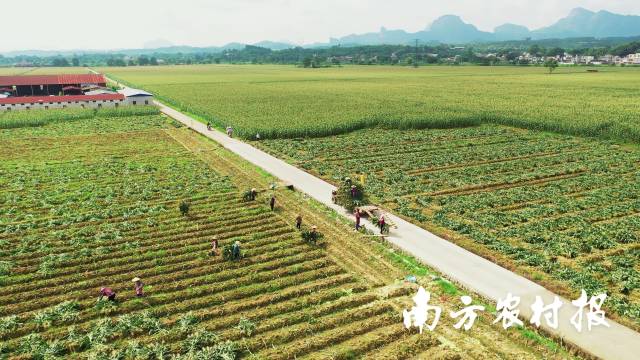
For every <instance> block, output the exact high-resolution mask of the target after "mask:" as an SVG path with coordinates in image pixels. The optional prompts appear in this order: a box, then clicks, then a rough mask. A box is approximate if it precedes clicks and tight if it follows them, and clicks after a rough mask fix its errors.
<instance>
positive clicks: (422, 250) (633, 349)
mask: <svg viewBox="0 0 640 360" xmlns="http://www.w3.org/2000/svg"><path fill="white" fill-rule="evenodd" d="M158 106H160V109H161V111H162V112H163V113H165V114H167V115H168V116H170V117H172V118H174V119H176V120H178V121H180V122H181V123H183V124H185V125H186V126H188V127H190V128H192V129H193V130H195V131H197V132H199V133H201V134H203V135H205V136H207V137H209V138H211V139H213V140H215V141H216V142H218V143H219V144H221V145H222V146H224V147H225V148H227V149H228V150H230V151H232V152H234V153H236V154H237V155H239V156H241V157H242V158H244V159H246V160H247V161H249V162H251V163H253V164H254V165H256V166H258V167H260V168H262V169H264V170H265V171H267V172H269V173H270V174H272V175H274V176H275V177H277V178H279V179H281V180H283V181H285V182H288V183H291V184H294V185H295V187H296V189H297V190H299V191H302V192H304V193H306V194H308V195H309V196H311V197H313V198H314V199H316V200H318V201H320V202H321V203H323V204H325V205H326V206H328V207H330V208H332V209H334V210H336V211H337V212H338V213H340V214H342V215H343V216H345V217H348V218H349V219H351V220H352V221H355V219H354V218H353V216H352V215H351V214H347V213H346V212H345V211H344V209H342V208H341V207H339V206H337V205H335V204H333V202H332V201H331V191H332V190H334V189H335V187H334V186H333V185H331V184H329V183H327V182H325V181H324V180H321V179H319V178H317V177H315V176H313V175H311V174H308V173H306V172H304V171H302V170H300V169H298V168H296V167H294V166H292V165H289V164H287V163H286V162H284V161H282V160H280V159H278V158H276V157H274V156H271V155H269V154H267V153H265V152H263V151H261V150H259V149H256V148H254V147H253V146H251V145H249V144H247V143H244V142H242V141H239V140H236V139H232V138H229V137H228V136H226V134H223V133H221V132H219V131H217V130H213V131H208V130H207V127H206V126H205V125H204V124H202V123H201V122H199V121H197V120H195V119H192V118H191V117H189V116H187V115H184V114H182V113H180V112H178V111H176V110H174V109H171V108H169V107H167V106H164V105H163V104H160V103H158ZM387 217H388V218H389V219H391V220H392V221H393V222H394V223H396V224H397V225H398V228H397V229H394V230H393V231H392V232H391V234H390V236H389V237H388V240H389V241H390V242H391V243H393V244H394V245H396V246H397V247H399V248H401V249H403V250H404V251H406V252H408V253H410V254H412V255H413V256H415V257H416V258H418V259H420V260H421V261H423V262H424V263H425V264H427V265H429V266H431V267H432V268H434V269H436V270H438V271H439V272H441V273H443V274H446V276H447V277H448V278H450V279H451V280H453V281H455V282H457V283H460V284H462V285H463V286H464V287H466V288H468V289H470V290H472V291H474V292H477V293H479V294H480V295H482V296H484V297H485V298H487V299H490V300H492V301H496V302H497V301H498V300H499V299H503V298H505V297H506V295H507V294H508V293H512V294H514V295H516V296H519V297H520V298H521V301H522V302H521V303H520V306H519V309H520V310H521V313H520V314H521V316H522V318H524V319H527V320H528V319H530V317H531V315H532V311H531V308H530V306H531V304H532V303H533V302H534V301H535V299H536V296H540V297H541V298H542V299H543V300H544V303H545V304H550V303H552V302H553V299H554V296H555V294H553V293H551V292H550V291H547V290H546V289H544V288H543V287H541V286H540V285H538V284H536V283H533V282H531V281H530V280H528V279H526V278H524V277H522V276H519V275H517V274H514V273H513V272H511V271H509V270H506V269H504V268H502V267H500V266H498V265H496V264H494V263H492V262H490V261H488V260H486V259H484V258H482V257H480V256H477V255H475V254H473V253H471V252H469V251H467V250H465V249H463V248H461V247H459V246H457V245H454V244H453V243H450V242H449V241H447V240H444V239H442V238H440V237H437V236H435V235H434V234H431V233H430V232H428V231H426V230H424V229H422V228H420V227H418V226H415V225H413V224H411V223H409V222H407V221H405V220H403V219H401V218H399V217H397V216H394V215H392V214H387ZM560 299H561V300H562V302H563V303H564V305H563V306H562V308H561V309H560V311H559V314H558V315H559V324H558V329H557V330H556V329H553V328H549V327H548V326H546V323H545V321H544V318H543V319H542V323H543V327H544V328H545V330H547V331H549V332H551V333H553V334H555V335H556V336H558V337H560V338H563V340H564V341H565V342H568V343H572V344H574V345H575V346H577V347H579V348H581V349H583V350H584V351H585V352H586V353H589V354H591V355H593V356H596V357H599V358H603V359H620V360H627V359H638V358H640V334H638V333H637V332H635V331H633V330H631V329H629V328H627V327H624V326H622V325H620V324H617V323H615V322H613V321H610V320H607V321H608V323H609V325H610V327H608V328H607V327H604V326H598V327H594V328H593V329H592V330H591V331H588V330H587V329H586V322H585V324H584V325H585V328H584V329H583V331H582V333H578V332H577V330H576V329H575V328H574V327H573V326H572V325H571V323H570V319H571V318H572V317H573V315H574V314H575V313H576V311H577V308H576V307H574V306H573V305H572V304H571V301H570V300H566V299H563V298H560ZM585 315H586V314H585ZM585 321H586V316H585ZM495 326H500V324H495ZM436 331H437V329H436ZM512 331H513V330H512Z"/></svg>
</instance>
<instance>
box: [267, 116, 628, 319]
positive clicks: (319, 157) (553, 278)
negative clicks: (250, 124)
mask: <svg viewBox="0 0 640 360" xmlns="http://www.w3.org/2000/svg"><path fill="white" fill-rule="evenodd" d="M256 144H257V145H258V146H260V147H262V148H264V149H266V150H267V151H270V152H272V153H274V154H275V155H277V156H280V157H281V158H283V159H286V160H288V161H289V162H290V163H292V164H295V165H296V166H298V167H302V168H304V169H307V170H309V171H311V172H314V173H316V174H318V175H320V176H322V177H324V178H326V179H328V180H330V181H333V182H336V183H337V182H339V179H341V178H343V177H346V176H349V177H351V178H353V179H360V176H361V175H365V176H366V180H365V181H366V184H365V191H366V192H367V194H368V195H369V196H370V197H371V198H372V199H373V201H374V202H376V203H379V204H381V205H383V206H385V207H386V208H388V209H392V210H393V211H394V212H395V213H397V214H399V215H402V216H404V217H406V218H408V219H410V220H412V221H414V222H417V223H419V224H422V225H423V226H425V227H426V228H428V229H435V230H436V231H439V232H440V233H441V234H443V235H444V236H446V237H448V238H450V239H451V240H453V241H455V242H458V243H459V244H461V245H463V246H465V247H467V248H469V249H471V250H473V251H475V252H477V253H479V254H481V255H483V256H485V257H487V258H489V259H492V260H494V261H497V262H498V263H500V264H502V265H504V266H506V267H508V268H511V269H514V270H516V271H518V272H520V273H521V274H523V275H526V276H528V277H529V278H531V279H532V280H534V281H537V282H541V283H543V284H545V285H546V286H547V287H549V288H551V289H552V290H554V291H556V292H559V293H562V294H565V295H566V296H568V297H572V296H576V295H579V289H586V290H587V291H588V292H589V293H591V294H596V293H602V292H606V293H608V294H609V295H610V298H608V299H607V302H606V303H605V305H606V307H607V308H608V309H609V310H610V311H611V310H613V311H614V312H615V313H617V314H618V315H619V317H621V318H622V321H625V322H626V323H628V324H629V325H631V326H633V327H636V328H637V327H638V326H639V325H640V322H639V321H640V320H639V319H640V216H639V214H640V167H639V166H638V165H639V163H640V151H639V150H638V149H637V148H636V147H635V146H633V147H623V146H619V145H615V144H614V143H608V142H603V141H596V140H585V139H584V138H575V137H570V136H562V135H555V134H548V133H541V132H533V131H528V130H518V129H513V128H507V127H499V126H489V125H486V126H480V127H472V128H463V129H450V130H414V131H400V130H382V129H371V130H362V131H357V132H353V133H350V134H346V135H340V136H334V137H329V138H320V139H292V140H267V141H262V142H259V143H256ZM438 229H440V230H438ZM573 298H577V297H573Z"/></svg>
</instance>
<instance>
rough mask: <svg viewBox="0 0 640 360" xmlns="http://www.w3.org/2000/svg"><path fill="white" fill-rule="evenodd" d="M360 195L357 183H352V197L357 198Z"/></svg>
mask: <svg viewBox="0 0 640 360" xmlns="http://www.w3.org/2000/svg"><path fill="white" fill-rule="evenodd" d="M356 196H358V188H357V187H356V186H355V185H351V198H352V199H355V198H356Z"/></svg>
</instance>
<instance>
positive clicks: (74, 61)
mask: <svg viewBox="0 0 640 360" xmlns="http://www.w3.org/2000/svg"><path fill="white" fill-rule="evenodd" d="M71 63H72V64H73V66H80V59H78V58H77V57H74V58H73V59H71Z"/></svg>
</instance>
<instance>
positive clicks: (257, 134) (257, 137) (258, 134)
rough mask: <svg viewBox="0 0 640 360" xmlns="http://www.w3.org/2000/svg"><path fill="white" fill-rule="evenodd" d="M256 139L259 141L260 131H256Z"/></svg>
mask: <svg viewBox="0 0 640 360" xmlns="http://www.w3.org/2000/svg"><path fill="white" fill-rule="evenodd" d="M256 141H260V133H256Z"/></svg>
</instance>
